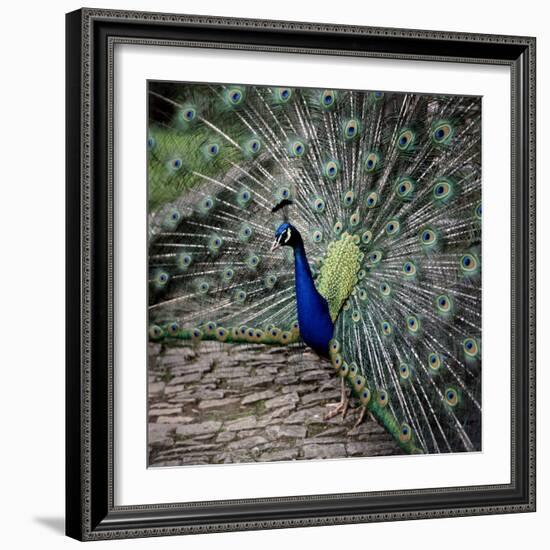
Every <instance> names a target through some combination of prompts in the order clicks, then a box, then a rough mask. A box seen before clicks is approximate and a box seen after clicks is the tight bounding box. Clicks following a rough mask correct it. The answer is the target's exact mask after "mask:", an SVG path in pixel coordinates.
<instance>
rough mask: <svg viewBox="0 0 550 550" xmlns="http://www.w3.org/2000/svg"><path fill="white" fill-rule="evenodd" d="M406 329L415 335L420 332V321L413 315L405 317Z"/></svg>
mask: <svg viewBox="0 0 550 550" xmlns="http://www.w3.org/2000/svg"><path fill="white" fill-rule="evenodd" d="M407 329H408V331H409V332H411V333H413V334H416V333H417V332H418V331H419V330H420V321H419V320H418V318H417V317H415V316H414V315H409V316H408V317H407Z"/></svg>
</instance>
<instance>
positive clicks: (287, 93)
mask: <svg viewBox="0 0 550 550" xmlns="http://www.w3.org/2000/svg"><path fill="white" fill-rule="evenodd" d="M291 97H292V90H291V89H290V88H277V89H276V90H275V98H276V99H277V101H279V102H280V103H287V102H288V101H289V100H290V98H291Z"/></svg>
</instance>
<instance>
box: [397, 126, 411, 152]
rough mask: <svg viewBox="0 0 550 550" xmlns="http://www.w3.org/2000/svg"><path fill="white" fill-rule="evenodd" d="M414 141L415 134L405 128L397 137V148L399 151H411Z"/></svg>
mask: <svg viewBox="0 0 550 550" xmlns="http://www.w3.org/2000/svg"><path fill="white" fill-rule="evenodd" d="M415 139H416V134H415V133H414V132H413V131H412V130H410V129H408V128H406V129H404V130H402V131H401V133H400V134H399V135H398V136H397V148H398V149H399V150H400V151H409V150H410V149H412V147H413V145H414V142H415Z"/></svg>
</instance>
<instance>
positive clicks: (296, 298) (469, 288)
mask: <svg viewBox="0 0 550 550" xmlns="http://www.w3.org/2000/svg"><path fill="white" fill-rule="evenodd" d="M148 92H149V93H148V98H149V125H148V135H147V151H148V153H147V154H148V160H147V164H148V190H149V194H148V197H149V212H148V255H149V264H148V269H149V304H148V307H149V329H148V330H149V339H150V340H152V341H155V342H170V343H171V344H177V343H185V344H186V345H199V343H200V341H201V340H218V341H220V342H228V343H234V344H248V345H249V344H251V343H256V344H258V343H261V344H264V345H279V346H295V347H299V346H300V345H301V346H303V345H305V346H307V347H309V348H310V349H311V350H313V352H314V353H316V354H318V355H319V356H320V357H322V358H325V360H326V365H327V368H331V369H333V371H334V374H335V376H337V377H339V378H340V379H341V381H340V382H338V383H339V384H340V387H341V400H340V402H339V403H337V404H332V405H333V406H332V407H331V408H330V410H329V412H328V413H327V418H328V417H331V416H334V415H337V414H342V415H344V414H346V412H347V411H348V409H349V407H350V404H352V405H353V406H354V410H355V411H356V414H357V424H358V423H360V422H361V421H362V420H363V419H364V417H365V415H366V414H368V415H369V416H370V417H373V418H374V419H376V421H377V422H378V423H380V424H381V425H382V426H384V427H385V429H386V430H387V431H388V432H389V433H390V434H391V435H392V436H393V437H394V438H395V440H396V442H397V443H398V445H399V446H400V447H401V448H402V449H403V450H404V451H405V452H408V453H449V452H460V451H468V452H472V451H479V450H481V218H482V203H481V98H480V97H474V96H451V95H427V94H419V93H401V92H389V91H384V92H383V91H358V90H341V89H335V90H333V89H311V88H292V87H284V86H283V87H280V86H279V87H274V86H252V85H246V86H244V85H233V84H201V83H173V82H149V88H148Z"/></svg>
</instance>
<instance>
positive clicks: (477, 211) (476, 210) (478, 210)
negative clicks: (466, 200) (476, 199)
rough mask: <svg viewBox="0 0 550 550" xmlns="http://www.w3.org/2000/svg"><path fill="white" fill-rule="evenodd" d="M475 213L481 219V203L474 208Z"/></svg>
mask: <svg viewBox="0 0 550 550" xmlns="http://www.w3.org/2000/svg"><path fill="white" fill-rule="evenodd" d="M474 215H475V217H476V218H477V219H478V220H481V203H479V204H478V205H477V206H476V208H475V210H474Z"/></svg>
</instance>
